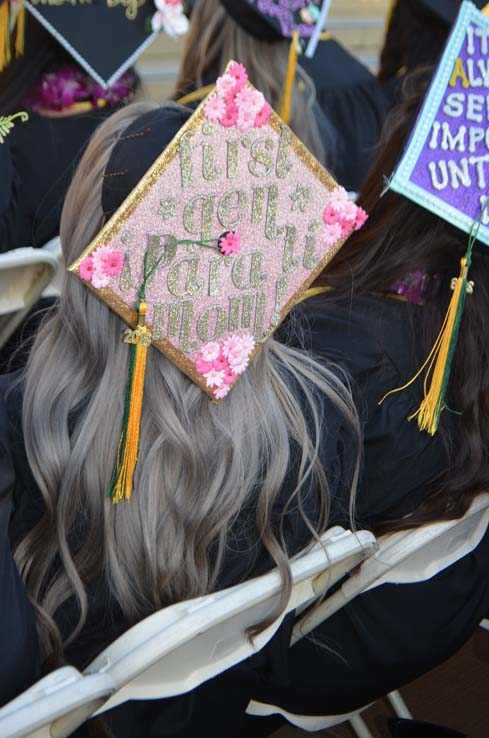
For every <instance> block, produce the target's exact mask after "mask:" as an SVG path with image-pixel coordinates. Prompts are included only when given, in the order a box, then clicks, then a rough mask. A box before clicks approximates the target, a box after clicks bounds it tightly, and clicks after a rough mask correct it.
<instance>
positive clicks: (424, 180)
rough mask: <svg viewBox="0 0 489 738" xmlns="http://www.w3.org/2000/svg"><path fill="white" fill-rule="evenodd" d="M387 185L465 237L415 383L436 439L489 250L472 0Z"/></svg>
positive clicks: (487, 23)
mask: <svg viewBox="0 0 489 738" xmlns="http://www.w3.org/2000/svg"><path fill="white" fill-rule="evenodd" d="M390 187H391V189H393V190H394V191H395V192H398V193H400V194H401V195H405V196H406V197H408V198H409V199H410V200H412V201H414V202H415V203H417V204H418V205H421V206H422V207H424V208H426V209H427V210H429V211H431V212H432V213H434V214H435V215H437V216H439V217H440V218H443V219H444V220H446V221H447V222H448V223H451V224H453V225H454V226H457V227H458V228H460V229H461V230H462V231H464V232H465V233H466V234H467V236H468V247H467V252H466V254H465V256H464V257H463V258H462V260H461V265H460V275H459V276H458V277H454V279H453V280H452V284H451V287H452V290H453V297H452V300H451V302H450V305H449V308H448V312H447V315H446V318H445V321H444V323H443V326H442V329H441V332H440V335H439V337H438V339H437V341H436V343H435V346H434V347H433V350H432V352H431V353H430V355H429V357H428V359H427V361H426V362H425V364H424V365H423V366H422V367H421V369H420V371H419V372H418V374H417V375H416V377H414V378H413V380H412V381H414V380H415V379H417V378H418V377H419V376H421V375H424V377H425V380H424V387H425V397H424V399H423V401H422V403H421V406H420V408H419V409H418V411H417V412H416V413H414V414H413V415H412V416H411V417H412V418H414V417H416V418H417V420H418V425H419V427H420V429H421V430H426V431H428V432H429V433H430V434H434V433H435V432H436V430H437V429H438V425H439V420H440V416H441V413H442V412H443V410H444V409H446V406H445V395H446V391H447V385H448V379H449V376H450V367H451V363H452V358H453V354H454V351H455V348H456V343H457V338H458V334H459V329H460V321H461V317H462V313H463V308H464V304H465V300H466V295H467V294H471V293H472V292H473V290H474V285H473V283H472V282H470V281H469V279H468V272H469V268H470V265H471V259H472V251H473V247H474V244H475V242H476V241H480V242H482V243H483V244H486V245H489V213H488V203H489V17H487V15H485V14H483V13H481V12H480V11H479V10H478V9H477V8H476V7H475V5H474V4H473V3H471V2H464V3H462V6H461V8H460V11H459V15H458V17H457V20H456V23H455V25H454V27H453V29H452V32H451V35H450V37H449V40H448V43H447V46H446V49H445V51H444V54H443V56H442V58H441V61H440V63H439V66H438V69H437V71H436V73H435V76H434V78H433V80H432V83H431V85H430V88H429V90H428V93H427V95H426V97H425V100H424V103H423V106H422V107H421V110H420V113H419V115H418V119H417V121H416V124H415V127H414V129H413V132H412V134H411V137H410V139H409V141H408V144H407V147H406V149H405V151H404V153H403V155H402V158H401V161H400V162H399V164H398V166H397V169H396V171H395V172H394V175H393V177H392V179H391V182H390ZM409 384H411V382H410V383H409ZM406 386H407V385H406ZM401 389H403V388H401ZM396 391H398V390H394V392H396ZM389 394H391V393H389Z"/></svg>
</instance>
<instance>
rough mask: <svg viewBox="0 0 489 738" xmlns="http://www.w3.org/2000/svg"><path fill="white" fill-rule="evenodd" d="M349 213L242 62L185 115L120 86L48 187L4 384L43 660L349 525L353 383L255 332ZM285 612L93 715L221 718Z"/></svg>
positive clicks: (80, 650)
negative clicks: (261, 636) (51, 273)
mask: <svg viewBox="0 0 489 738" xmlns="http://www.w3.org/2000/svg"><path fill="white" fill-rule="evenodd" d="M229 100H231V101H232V103H233V105H234V107H235V109H236V111H235V113H236V114H235V116H234V120H230V116H229V115H228V113H227V112H226V110H225V104H224V103H225V102H226V101H229ZM223 105H224V107H223ZM226 116H227V117H226ZM244 122H245V123H246V126H245V128H246V129H245V130H242V126H243V124H244ZM263 142H265V144H264V143H263ZM330 201H331V202H333V201H334V202H336V203H341V204H342V208H343V209H344V212H343V210H342V212H341V213H339V214H338V215H337V219H336V220H337V228H336V230H335V231H334V232H333V233H331V232H330V231H329V230H328V229H326V226H325V224H324V222H323V214H324V211H325V209H326V208H327V207H328V203H329V202H330ZM365 218H366V214H365V213H364V212H363V210H361V209H360V208H358V207H357V206H355V205H354V204H353V203H351V202H350V201H349V199H348V197H347V195H346V193H345V192H344V190H342V189H341V188H339V187H338V186H337V184H336V183H335V182H334V180H333V179H332V178H331V177H330V176H329V174H328V173H327V172H326V171H325V170H324V169H323V168H322V167H321V166H320V165H319V164H318V162H317V161H316V160H315V158H314V157H313V156H312V155H311V154H310V152H309V151H307V149H306V148H305V147H304V146H303V145H302V144H301V143H300V142H299V141H298V139H296V138H295V136H294V135H293V134H292V133H291V131H290V129H289V128H288V126H286V125H284V124H283V123H282V121H281V120H280V118H279V117H278V116H277V115H276V114H275V113H274V112H272V109H271V107H270V105H269V103H268V102H267V101H266V100H265V97H264V96H263V94H262V93H261V92H260V91H258V90H256V89H254V88H253V87H252V86H251V85H250V84H249V82H248V75H247V72H246V70H245V68H244V67H243V65H242V64H239V63H236V62H234V63H231V64H230V65H229V66H228V67H227V71H226V73H225V74H224V75H223V76H222V77H221V78H220V79H219V80H218V82H217V87H216V92H214V93H212V94H211V95H210V96H209V97H208V99H207V100H206V101H205V102H204V104H203V106H202V107H201V108H200V109H199V110H198V111H196V112H195V113H194V114H193V115H192V116H191V115H190V111H188V110H187V109H185V108H182V107H179V106H175V105H172V106H167V107H163V108H158V107H156V106H154V105H152V104H137V105H134V106H128V107H127V108H125V109H124V110H122V111H119V112H118V113H116V114H115V115H114V116H113V117H112V118H110V119H109V120H108V121H106V122H105V123H104V124H102V125H101V126H100V128H99V129H98V130H97V132H96V134H95V136H94V137H93V139H92V141H91V143H90V145H89V147H88V149H87V151H86V153H85V155H84V157H83V159H82V161H81V164H80V166H79V168H78V170H77V173H76V175H75V178H74V180H73V183H72V185H71V187H70V190H69V192H68V195H67V198H66V201H65V205H64V210H63V217H62V223H61V243H62V246H63V250H64V255H65V260H66V263H67V264H68V265H70V267H69V271H70V273H69V274H68V275H67V279H66V283H65V285H64V287H63V289H62V294H61V298H60V302H59V305H58V306H57V307H56V308H55V309H54V311H53V312H52V314H51V315H50V316H49V318H48V319H47V320H46V322H45V324H44V325H43V326H42V328H41V330H40V332H39V334H38V336H37V338H36V341H35V344H34V346H33V349H32V352H31V354H30V357H29V364H28V367H27V370H26V372H25V373H24V374H23V375H17V376H12V375H6V376H5V377H3V378H2V379H1V387H2V389H3V390H4V395H5V407H6V411H7V414H8V423H7V424H6V425H4V426H2V427H1V433H2V434H4V435H5V434H6V433H8V434H9V435H8V438H9V439H12V441H11V449H12V455H13V457H14V475H15V484H16V496H15V500H16V511H15V515H14V518H13V521H12V526H11V533H12V539H13V541H14V543H15V545H16V556H17V558H18V561H19V566H20V569H21V571H22V575H23V578H24V581H25V584H26V587H27V590H28V592H29V594H30V596H31V597H32V598H33V599H34V601H35V602H36V603H37V604H38V606H39V608H40V609H39V619H38V624H39V629H40V649H41V654H42V660H43V664H44V667H45V668H50V667H52V666H53V665H54V664H58V663H60V662H62V661H66V662H68V663H71V664H74V665H75V666H77V667H79V668H83V667H84V666H86V665H87V663H89V662H90V661H91V660H92V659H93V658H94V657H95V656H96V655H97V654H98V653H99V652H100V651H101V650H103V648H104V647H106V646H107V645H109V644H110V643H111V642H112V641H113V640H114V639H115V638H116V637H117V636H118V635H120V634H121V633H122V632H124V631H125V630H127V629H128V628H129V627H130V626H131V625H132V624H134V623H136V622H138V621H140V620H141V619H142V618H144V617H145V616H147V615H149V614H151V613H153V612H155V611H157V610H159V609H160V608H163V607H165V606H166V605H168V604H171V603H175V602H179V601H181V600H184V599H187V598H192V597H195V596H198V595H202V594H205V593H208V592H211V591H213V590H216V589H220V588H224V587H226V586H230V585H232V584H236V583H238V582H240V581H243V580H245V579H247V578H249V577H252V576H255V575H258V574H260V573H263V572H265V571H267V570H270V569H271V568H273V567H274V566H278V568H279V570H280V572H281V575H282V577H283V591H284V596H285V595H286V594H287V591H288V588H289V587H290V582H289V579H288V571H289V558H290V557H291V556H292V555H294V554H295V553H297V552H298V551H300V550H302V549H304V548H305V547H307V546H308V545H309V544H311V545H312V544H313V543H314V541H315V540H316V536H317V533H319V532H321V531H324V530H325V529H326V528H327V527H328V526H329V525H331V524H332V523H333V522H334V521H335V520H336V521H338V522H340V521H343V522H346V525H349V523H350V519H349V513H348V510H349V507H350V500H351V498H352V497H354V492H355V479H356V472H357V470H358V465H359V428H358V423H357V420H356V414H355V410H354V408H353V405H352V402H351V397H350V394H349V391H348V389H347V380H346V378H345V376H344V374H343V373H342V372H341V371H339V372H337V371H336V370H333V367H330V365H329V363H328V362H327V361H326V360H324V359H320V360H317V359H315V357H314V352H313V353H311V352H309V351H303V350H300V349H295V348H292V347H290V346H289V345H287V342H285V341H284V340H282V341H278V340H276V339H275V338H274V337H273V334H274V332H275V330H276V329H277V327H278V326H279V324H280V323H281V322H282V320H283V319H284V318H285V317H286V315H287V313H288V312H289V311H290V310H291V309H292V308H293V306H294V305H295V304H296V303H297V302H298V301H300V300H303V299H307V298H308V297H309V292H308V288H309V285H310V284H311V283H312V281H313V280H314V279H315V277H317V276H318V274H319V273H320V272H321V271H322V270H323V269H324V268H325V266H326V264H327V263H328V262H329V261H330V259H331V258H332V256H333V254H334V253H336V251H337V250H338V248H339V247H340V246H342V244H343V243H344V241H345V240H346V238H347V237H348V236H349V235H350V234H351V233H352V232H353V231H354V230H355V229H357V228H360V227H361V226H362V224H363V223H364V221H365ZM319 348H320V347H318V349H319ZM10 429H13V430H12V431H11V432H12V433H13V434H14V435H13V436H11V435H10ZM14 440H15V442H14ZM2 462H3V459H2ZM333 501H336V502H335V509H334V512H331V514H329V509H330V505H332V504H333ZM278 607H279V608H280V603H279V605H278ZM292 624H293V623H292V621H291V619H290V618H289V619H287V621H286V622H284V624H283V626H282V628H281V629H280V631H279V633H278V635H277V636H276V637H275V638H274V639H273V641H272V642H270V644H269V645H268V646H267V647H266V648H265V649H264V650H263V652H260V654H258V656H257V658H256V659H250V660H249V661H246V663H244V664H240V665H239V666H238V667H237V668H236V669H233V670H231V671H230V672H227V673H225V674H223V675H222V676H220V677H218V678H217V679H216V680H212V681H211V682H209V683H208V684H205V685H203V686H202V687H201V688H199V689H197V690H196V691H194V692H192V693H191V694H188V695H183V696H182V697H179V698H175V699H170V700H166V701H159V702H153V703H152V702H148V701H142V702H131V703H127V704H125V705H123V706H121V707H118V708H115V709H114V710H112V711H109V712H108V714H107V718H106V719H107V720H108V722H109V726H110V729H111V730H112V733H113V734H114V735H115V736H117V738H124V736H131V738H134V737H135V736H139V735H140V736H145V738H148V736H160V735H166V734H173V735H178V736H182V737H183V736H192V737H194V736H195V735H196V734H204V735H212V736H213V738H216V737H217V736H223V737H224V736H229V735H238V734H239V730H240V722H241V720H242V718H243V717H244V715H245V710H246V706H247V704H248V702H249V700H250V699H252V698H253V697H254V696H256V694H255V692H256V689H255V687H256V685H257V683H258V682H259V681H260V671H259V669H258V667H259V665H260V664H261V665H262V667H263V668H264V670H265V671H266V672H267V671H271V672H272V673H273V674H275V676H276V678H277V679H279V678H280V668H281V662H282V660H283V657H284V651H286V650H287V648H288V643H289V640H290V632H291V628H292ZM257 625H259V624H257ZM262 627H263V626H262Z"/></svg>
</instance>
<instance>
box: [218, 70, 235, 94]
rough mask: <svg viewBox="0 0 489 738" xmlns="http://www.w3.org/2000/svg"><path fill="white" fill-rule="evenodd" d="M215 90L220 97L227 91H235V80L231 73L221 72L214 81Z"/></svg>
mask: <svg viewBox="0 0 489 738" xmlns="http://www.w3.org/2000/svg"><path fill="white" fill-rule="evenodd" d="M216 90H217V93H218V95H219V96H220V97H226V95H228V94H229V93H233V95H234V93H235V92H236V80H235V79H234V77H233V76H232V75H231V74H223V75H222V77H219V78H218V79H217V81H216Z"/></svg>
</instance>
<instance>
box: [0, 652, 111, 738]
mask: <svg viewBox="0 0 489 738" xmlns="http://www.w3.org/2000/svg"><path fill="white" fill-rule="evenodd" d="M112 692H113V684H112V681H111V679H110V676H109V675H108V674H94V675H91V676H89V677H86V676H82V674H80V672H79V671H77V670H76V669H74V668H73V667H72V666H64V667H63V668H61V669H57V670H56V671H53V672H52V673H51V674H48V676H46V677H44V678H43V679H41V680H40V681H38V682H37V683H36V684H34V685H33V686H32V687H31V688H30V689H28V690H26V691H25V692H23V694H21V695H20V696H19V697H17V698H16V699H15V700H12V702H9V703H8V704H7V705H5V706H4V707H3V708H2V709H0V738H65V737H66V736H68V735H71V733H72V732H73V731H74V730H75V729H76V728H78V726H80V725H82V724H83V723H84V722H85V720H87V719H88V718H89V717H90V716H91V715H92V714H93V713H94V712H95V710H96V709H97V708H98V707H99V706H100V705H101V704H103V703H104V702H105V701H106V699H107V698H108V697H109V696H110V694H111V693H112Z"/></svg>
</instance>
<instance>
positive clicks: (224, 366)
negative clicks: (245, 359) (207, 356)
mask: <svg viewBox="0 0 489 738" xmlns="http://www.w3.org/2000/svg"><path fill="white" fill-rule="evenodd" d="M213 367H214V369H215V370H216V371H218V372H221V371H222V370H224V371H227V370H228V369H229V362H228V360H227V359H226V357H225V356H223V355H222V354H220V355H219V356H218V357H217V359H215V361H214V363H213Z"/></svg>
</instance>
